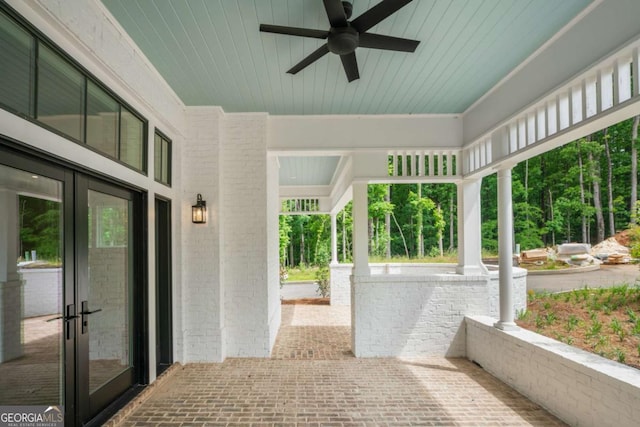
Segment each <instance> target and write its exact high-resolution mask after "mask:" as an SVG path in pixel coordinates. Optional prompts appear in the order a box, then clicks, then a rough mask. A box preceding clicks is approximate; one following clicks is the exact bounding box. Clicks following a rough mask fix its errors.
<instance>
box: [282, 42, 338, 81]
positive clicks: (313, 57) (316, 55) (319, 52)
mask: <svg viewBox="0 0 640 427" xmlns="http://www.w3.org/2000/svg"><path fill="white" fill-rule="evenodd" d="M327 53H329V46H328V45H327V44H326V43H325V44H323V45H322V46H320V47H319V48H318V49H316V50H315V51H314V52H313V53H312V54H310V55H309V56H307V57H306V58H304V59H303V60H302V61H300V62H298V63H297V64H296V65H294V66H293V67H291V69H290V70H289V71H287V73H289V74H296V73H297V72H298V71H301V70H303V69H304V68H306V67H307V66H309V65H311V64H313V63H314V62H316V61H317V60H318V59H320V58H322V57H323V56H325V55H326V54H327Z"/></svg>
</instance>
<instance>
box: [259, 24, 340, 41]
mask: <svg viewBox="0 0 640 427" xmlns="http://www.w3.org/2000/svg"><path fill="white" fill-rule="evenodd" d="M260 31H262V32H263V33H275V34H286V35H288V36H299V37H312V38H314V39H326V38H327V37H328V36H329V31H322V30H314V29H311V28H297V27H283V26H281V25H269V24H260Z"/></svg>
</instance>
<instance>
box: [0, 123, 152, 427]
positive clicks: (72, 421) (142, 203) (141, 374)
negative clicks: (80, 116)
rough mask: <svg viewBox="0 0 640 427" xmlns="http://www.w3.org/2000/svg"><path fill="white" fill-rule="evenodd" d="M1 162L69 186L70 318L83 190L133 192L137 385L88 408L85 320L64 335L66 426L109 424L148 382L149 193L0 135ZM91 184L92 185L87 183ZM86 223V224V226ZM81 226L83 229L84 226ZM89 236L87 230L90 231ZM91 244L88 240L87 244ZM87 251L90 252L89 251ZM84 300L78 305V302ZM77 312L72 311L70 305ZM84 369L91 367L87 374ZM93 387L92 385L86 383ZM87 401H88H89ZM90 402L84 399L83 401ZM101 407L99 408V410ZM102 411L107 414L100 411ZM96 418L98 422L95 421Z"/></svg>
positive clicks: (66, 245)
mask: <svg viewBox="0 0 640 427" xmlns="http://www.w3.org/2000/svg"><path fill="white" fill-rule="evenodd" d="M0 164H3V165H6V166H9V167H12V168H16V169H21V170H25V171H29V172H33V173H36V174H39V175H42V176H46V177H48V178H51V179H55V180H57V181H61V182H62V183H63V185H64V188H63V200H64V203H63V205H64V206H63V223H64V235H63V239H64V255H63V256H64V291H63V292H64V300H65V301H64V303H63V307H61V310H63V313H64V314H67V315H69V316H73V315H77V314H78V313H79V312H80V307H79V306H78V305H77V304H76V302H78V301H80V300H79V299H78V290H77V285H78V274H79V272H78V256H79V253H80V252H81V248H80V247H78V242H79V240H78V234H79V233H80V234H81V233H82V232H81V231H80V230H79V229H81V228H82V227H81V223H82V222H78V220H77V219H78V218H77V214H78V206H77V205H78V200H79V199H81V198H80V197H78V191H79V190H80V189H81V188H79V184H80V187H83V184H82V182H86V183H89V182H91V183H93V184H91V185H94V184H95V185H98V186H100V185H103V186H107V187H109V188H112V189H118V188H119V190H120V191H124V192H127V193H128V194H131V197H132V200H133V206H134V208H133V209H134V210H133V215H132V219H133V222H134V224H133V227H134V230H137V231H136V232H135V233H134V239H133V240H134V242H133V245H132V250H133V253H134V262H133V269H134V273H133V276H132V277H133V280H134V289H133V301H132V304H133V319H132V321H133V325H134V327H133V335H132V343H133V348H132V351H133V365H134V371H133V373H132V374H131V377H130V378H131V384H132V385H131V387H129V389H128V391H127V392H125V393H123V394H122V395H121V396H115V397H113V398H110V399H108V400H104V399H103V400H101V401H99V402H94V403H93V404H92V405H91V406H92V407H91V408H90V407H89V405H86V402H87V399H88V385H87V388H86V391H87V394H86V395H84V396H81V393H82V392H83V389H84V386H82V384H83V382H82V381H80V380H81V378H80V377H81V376H83V374H86V372H88V371H87V370H86V369H87V367H85V366H82V364H83V363H82V362H81V359H82V358H81V357H78V353H77V351H78V345H77V344H78V342H77V338H78V336H79V334H78V332H79V331H80V330H81V329H80V327H81V324H80V319H81V316H78V317H77V318H75V321H68V322H65V323H66V325H65V326H64V327H63V334H66V335H67V336H66V337H65V340H64V343H65V344H64V350H65V354H64V363H65V369H64V372H65V375H64V379H63V381H64V383H65V401H64V407H65V425H66V426H70V427H75V426H81V425H83V424H87V423H94V422H95V421H104V420H105V419H106V417H108V416H109V415H110V414H111V413H112V412H115V410H116V409H117V408H119V407H121V406H123V405H124V404H126V403H127V400H123V399H122V396H125V397H126V396H127V395H128V394H131V395H132V396H133V395H135V394H136V393H135V392H134V391H133V389H134V388H139V386H141V385H146V384H148V361H149V360H148V359H149V358H148V330H149V327H148V315H147V314H148V291H147V287H148V274H147V270H148V257H147V253H148V250H147V244H146V242H147V236H148V222H147V218H148V214H147V193H146V192H144V191H143V190H141V189H139V188H136V187H133V186H130V185H127V184H126V183H123V182H121V181H118V180H116V179H114V178H112V177H107V176H103V175H101V174H98V173H96V172H94V171H91V170H89V169H86V168H84V167H82V166H79V165H75V164H72V163H70V162H68V161H66V160H64V159H60V158H57V157H53V156H51V155H50V154H48V153H44V152H41V151H38V150H36V149H34V148H32V147H29V146H27V145H25V144H23V143H21V142H19V141H15V140H12V139H10V138H7V137H5V136H3V135H0ZM87 185H88V184H87ZM82 224H84V223H82ZM79 225H80V226H79ZM85 233H86V230H85ZM85 241H87V240H85ZM85 251H86V248H85ZM76 300H78V301H76ZM71 304H73V305H74V306H73V307H71V309H72V310H74V312H73V313H66V312H65V311H66V310H67V308H69V306H70V305H71ZM83 369H85V370H84V371H83ZM85 382H87V383H88V381H85ZM85 397H86V398H85ZM83 399H84V400H83ZM98 408H99V409H98ZM100 411H101V412H100ZM91 418H93V419H91Z"/></svg>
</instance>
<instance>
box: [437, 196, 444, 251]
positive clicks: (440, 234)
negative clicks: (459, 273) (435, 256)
mask: <svg viewBox="0 0 640 427" xmlns="http://www.w3.org/2000/svg"><path fill="white" fill-rule="evenodd" d="M437 209H438V213H439V214H440V215H442V208H441V207H440V203H438V207H437ZM438 250H439V251H440V256H443V255H444V249H443V247H442V233H438Z"/></svg>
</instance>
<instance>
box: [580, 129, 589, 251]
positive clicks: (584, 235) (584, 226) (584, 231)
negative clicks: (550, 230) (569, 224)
mask: <svg viewBox="0 0 640 427" xmlns="http://www.w3.org/2000/svg"><path fill="white" fill-rule="evenodd" d="M578 166H579V168H580V175H579V177H578V178H579V181H580V203H581V204H582V206H584V202H585V201H584V175H583V170H582V169H583V165H582V151H581V150H580V141H578ZM580 216H581V217H582V242H583V243H587V241H588V237H587V217H586V216H585V214H584V212H580Z"/></svg>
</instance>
